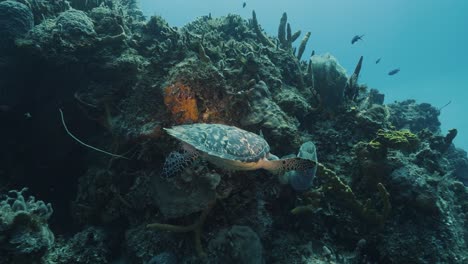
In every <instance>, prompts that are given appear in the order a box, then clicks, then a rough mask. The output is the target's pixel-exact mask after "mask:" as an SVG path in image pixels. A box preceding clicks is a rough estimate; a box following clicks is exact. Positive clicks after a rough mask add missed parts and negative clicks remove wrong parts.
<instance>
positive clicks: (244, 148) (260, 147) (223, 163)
mask: <svg viewBox="0 0 468 264" xmlns="http://www.w3.org/2000/svg"><path fill="white" fill-rule="evenodd" d="M164 129H165V130H166V131H167V133H168V134H169V135H171V136H173V137H175V138H176V139H178V140H180V141H181V142H182V143H183V144H182V145H183V147H182V149H183V151H182V152H177V151H174V152H171V153H170V154H169V156H168V157H167V158H166V161H165V162H164V167H163V170H162V174H161V176H162V177H163V178H171V177H174V176H175V175H177V174H179V173H180V172H182V171H183V170H184V169H185V168H186V167H187V166H189V165H191V164H192V162H194V161H195V160H196V159H198V158H203V159H205V160H207V161H208V162H210V163H212V164H214V165H216V166H217V167H220V168H223V169H229V170H256V169H266V170H268V171H270V172H273V173H275V174H282V173H284V172H286V171H291V170H298V171H305V170H308V169H311V168H315V167H316V165H317V163H316V161H314V160H311V159H304V158H300V157H293V158H287V159H279V160H269V159H268V156H269V152H270V146H269V145H268V143H267V142H266V141H265V139H264V138H263V137H261V136H259V135H257V134H254V133H251V132H248V131H245V130H243V129H240V128H238V127H234V126H228V125H222V124H203V123H198V124H191V125H180V126H174V127H172V128H164Z"/></svg>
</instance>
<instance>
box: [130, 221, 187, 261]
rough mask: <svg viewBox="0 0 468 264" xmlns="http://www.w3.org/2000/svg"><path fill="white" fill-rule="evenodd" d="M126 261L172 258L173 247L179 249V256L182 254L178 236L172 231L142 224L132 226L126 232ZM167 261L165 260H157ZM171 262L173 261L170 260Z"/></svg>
mask: <svg viewBox="0 0 468 264" xmlns="http://www.w3.org/2000/svg"><path fill="white" fill-rule="evenodd" d="M124 247H125V252H126V253H127V256H126V258H127V261H128V262H126V263H153V262H151V261H152V260H166V257H167V260H170V259H171V257H170V256H168V255H166V254H169V255H173V254H171V252H172V250H173V249H177V251H176V252H177V257H181V256H182V252H181V250H180V243H178V240H177V236H176V235H174V233H171V232H165V231H152V230H151V229H148V228H147V227H146V224H142V225H139V226H135V227H130V228H128V229H127V230H126V232H125V244H124ZM156 263H158V264H159V263H165V262H156ZM169 263H171V262H169Z"/></svg>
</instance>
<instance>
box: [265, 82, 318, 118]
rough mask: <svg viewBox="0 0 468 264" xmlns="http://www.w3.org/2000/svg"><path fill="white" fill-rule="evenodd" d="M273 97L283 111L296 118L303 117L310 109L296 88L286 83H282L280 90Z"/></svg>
mask: <svg viewBox="0 0 468 264" xmlns="http://www.w3.org/2000/svg"><path fill="white" fill-rule="evenodd" d="M274 98H275V101H276V103H277V104H278V105H279V106H280V107H281V109H282V110H283V111H284V112H286V113H288V114H290V115H292V116H295V117H297V118H298V119H301V118H304V117H305V116H306V115H307V114H308V113H309V112H310V111H311V110H312V107H311V106H310V104H309V103H308V102H307V100H306V98H304V96H303V95H302V94H301V93H299V92H298V91H297V90H296V89H294V88H293V87H289V86H287V85H283V88H282V89H281V91H280V92H279V93H277V94H276V95H275V96H274Z"/></svg>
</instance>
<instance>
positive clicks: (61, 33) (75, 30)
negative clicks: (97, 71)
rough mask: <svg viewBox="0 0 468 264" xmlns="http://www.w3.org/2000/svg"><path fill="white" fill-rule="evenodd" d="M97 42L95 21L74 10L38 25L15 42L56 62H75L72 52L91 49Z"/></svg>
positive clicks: (24, 48)
mask: <svg viewBox="0 0 468 264" xmlns="http://www.w3.org/2000/svg"><path fill="white" fill-rule="evenodd" d="M96 41H97V35H96V32H95V31H94V24H93V21H92V20H91V19H90V18H89V17H88V16H87V15H86V13H84V12H83V11H78V10H74V9H72V10H67V11H65V12H63V13H61V14H60V15H59V16H58V17H57V18H54V19H48V20H46V21H44V22H43V23H41V24H39V25H37V26H35V27H34V28H33V29H32V30H31V31H29V32H28V34H27V35H25V36H24V37H22V38H20V39H18V40H17V42H16V43H17V45H18V46H19V47H20V48H22V49H23V50H24V51H25V52H30V53H32V54H35V55H38V56H40V57H43V58H49V59H50V60H51V62H54V63H57V62H61V61H63V60H64V59H65V58H66V59H67V60H71V61H76V60H77V58H76V57H75V56H74V55H75V54H73V53H74V52H76V51H80V50H83V49H90V48H92V47H93V46H94V44H95V43H96Z"/></svg>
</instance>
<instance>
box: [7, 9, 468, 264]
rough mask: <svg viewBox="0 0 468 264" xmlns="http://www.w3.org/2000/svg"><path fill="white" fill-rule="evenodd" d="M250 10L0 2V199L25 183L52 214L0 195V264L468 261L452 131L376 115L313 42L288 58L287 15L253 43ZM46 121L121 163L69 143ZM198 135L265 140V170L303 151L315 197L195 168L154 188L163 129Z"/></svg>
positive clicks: (424, 116)
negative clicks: (230, 129)
mask: <svg viewBox="0 0 468 264" xmlns="http://www.w3.org/2000/svg"><path fill="white" fill-rule="evenodd" d="M261 13H262V12H259V13H258V16H257V14H255V12H254V13H253V16H252V18H251V19H248V20H246V19H243V18H241V17H240V16H238V15H228V16H226V17H220V18H214V17H211V16H203V17H200V18H198V19H196V20H195V21H193V22H191V23H188V24H187V25H185V26H183V27H181V28H175V27H171V26H170V25H169V24H168V23H167V22H166V21H165V20H164V19H163V18H161V17H159V16H154V17H151V18H149V19H148V20H145V19H144V17H143V16H142V14H141V12H140V11H139V10H138V8H137V7H136V5H135V1H132V0H114V1H104V0H94V1H74V0H71V1H65V0H57V1H41V0H17V1H14V0H6V1H0V21H1V22H2V23H0V35H2V36H6V37H5V38H3V37H2V39H1V40H0V45H1V48H2V49H1V50H0V77H1V78H0V90H1V92H2V95H4V96H3V98H1V99H0V100H2V101H0V105H2V106H8V107H3V108H2V109H3V110H2V112H0V114H1V115H2V117H5V119H4V120H5V122H4V126H3V125H2V127H4V128H5V129H2V131H0V133H1V136H2V138H9V139H10V140H11V142H13V143H5V146H4V149H8V153H1V154H0V155H1V157H0V159H1V160H2V161H3V162H4V163H3V164H4V166H2V168H1V170H0V183H1V185H0V186H1V187H0V191H2V192H4V193H6V192H7V191H8V190H9V189H15V188H16V187H15V186H19V185H30V186H28V187H30V188H31V191H33V192H34V193H35V194H37V195H36V196H37V197H38V199H44V200H46V201H48V202H52V207H54V210H55V213H54V214H52V209H51V206H50V205H45V203H43V202H41V201H39V200H35V198H30V199H29V200H26V199H25V198H23V191H20V192H13V193H14V194H16V196H15V197H12V196H11V195H10V196H6V197H4V198H1V199H0V263H11V262H10V261H11V260H15V261H20V262H16V263H33V262H34V261H37V260H38V259H41V260H42V261H43V262H44V263H117V262H116V261H123V262H124V263H220V262H223V263H224V262H226V263H228V261H235V263H462V262H466V261H468V255H467V252H468V250H467V237H468V231H467V230H468V214H467V212H468V202H467V201H468V190H467V187H466V185H467V184H468V159H467V155H466V152H465V151H463V150H461V149H457V148H456V147H455V146H454V144H453V143H452V140H453V138H454V137H455V136H456V133H457V131H456V130H455V129H454V130H451V131H450V132H449V133H448V134H447V135H443V134H441V130H440V123H439V121H438V116H439V114H440V112H439V110H438V109H436V108H435V107H433V106H431V105H430V104H425V103H422V104H421V103H417V102H416V101H414V100H408V101H404V102H395V103H392V104H383V97H384V95H383V94H381V93H379V92H378V90H376V89H369V88H368V87H367V86H366V85H363V84H359V83H358V77H359V72H360V71H361V65H362V61H363V58H362V57H360V58H359V57H357V58H356V62H357V66H356V69H355V70H354V73H353V74H351V75H350V76H349V75H347V73H346V70H345V69H344V68H343V67H342V66H340V64H339V62H338V59H339V58H335V57H333V55H331V54H321V55H320V54H317V55H313V56H311V57H310V56H309V55H308V54H304V48H305V45H307V43H308V41H309V37H310V34H311V33H310V32H307V33H306V34H305V35H304V36H303V38H302V41H301V42H300V43H298V44H297V45H298V49H297V52H296V49H295V46H296V44H295V40H297V39H299V37H300V35H301V32H300V31H297V32H295V33H294V32H292V31H291V25H290V24H289V23H288V22H287V15H286V14H284V15H283V16H282V17H281V18H280V21H279V22H280V24H279V27H278V36H268V35H267V34H266V33H265V32H264V31H263V29H262V28H261V20H262V18H261V17H262V14H261ZM3 22H5V23H3ZM6 22H8V23H6ZM312 45H313V43H312ZM304 59H305V60H304ZM364 59H365V58H364ZM362 70H363V71H365V69H362ZM58 108H62V109H63V110H64V112H65V113H66V119H67V123H68V125H69V127H71V128H72V129H73V131H75V132H76V133H77V134H78V135H80V137H81V138H86V139H87V140H89V142H90V143H91V144H92V145H93V146H96V147H99V148H103V149H107V150H110V151H112V152H113V153H122V154H123V155H125V157H127V158H128V159H116V158H113V157H109V156H106V155H103V154H101V153H96V152H93V151H92V150H90V149H86V148H83V147H82V146H80V145H78V144H75V142H73V141H72V140H71V139H70V138H69V137H68V135H67V134H66V133H65V132H64V131H63V129H62V127H61V126H60V125H61V124H60V121H59V118H58V110H57V109H58ZM23 109H28V110H27V111H29V112H31V113H33V117H34V118H31V119H30V120H25V119H24V118H22V119H18V118H17V117H18V115H17V114H15V113H17V112H20V111H24V110H23ZM7 110H8V111H7ZM22 114H23V113H21V115H22ZM18 120H21V121H18ZM26 122H27V123H26ZM195 122H204V123H223V124H229V125H233V126H238V127H240V128H242V129H245V130H248V131H251V132H255V133H262V135H263V137H264V138H265V139H266V140H267V141H268V143H269V144H270V147H271V151H272V152H273V153H274V154H276V155H278V156H284V155H288V154H291V153H297V152H298V150H299V148H300V146H301V145H302V144H303V143H305V142H309V141H311V142H313V144H314V145H315V147H316V154H314V158H318V161H319V166H318V168H317V175H316V177H315V179H314V181H313V186H312V187H311V188H308V189H306V190H304V191H301V192H297V191H294V190H293V189H292V188H291V186H289V185H287V184H281V183H280V181H279V180H278V179H277V178H276V177H275V176H273V175H270V174H268V173H267V172H265V171H251V172H235V171H223V170H220V169H218V168H215V167H212V166H211V165H209V164H206V163H203V162H199V163H196V164H195V165H194V166H192V167H191V168H190V169H188V170H186V171H184V173H183V174H182V175H180V176H178V177H177V179H174V180H173V181H170V182H168V181H165V180H164V179H161V178H160V177H159V173H160V170H161V167H162V164H163V162H164V157H165V156H167V155H168V154H169V152H171V151H172V150H174V149H176V148H178V143H177V142H175V141H174V140H173V139H171V138H170V137H169V136H167V135H166V134H165V133H164V131H163V128H164V127H170V126H172V125H177V124H182V123H195ZM31 129H34V133H33V134H32V133H31V132H29V130H31ZM9 144H10V145H9ZM314 151H315V149H314ZM25 153H26V154H25ZM27 153H30V154H27ZM28 155H29V156H28ZM20 157H22V158H20ZM19 163H21V164H19ZM40 164H46V165H47V166H43V165H40ZM28 166H30V168H31V169H28ZM34 173H38V174H39V175H34ZM31 178H34V179H33V180H32V179H31ZM64 178H65V179H64ZM55 184H57V185H55ZM59 184H60V185H59ZM50 185H54V186H56V187H55V189H54V190H53V191H50V190H51V189H53V188H50ZM58 186H60V187H58ZM51 193H52V194H51ZM53 193H57V195H56V196H54V195H53ZM64 197H68V198H70V200H72V201H71V204H69V203H70V201H68V200H67V199H65V198H64ZM64 200H65V201H66V202H64ZM68 211H70V215H71V216H64V215H66V214H67V212H68ZM60 212H62V213H60ZM64 212H65V213H64ZM51 214H52V216H51ZM54 217H55V218H56V220H54ZM48 221H49V222H50V223H49V225H48V224H47V222H48ZM64 223H65V224H64ZM52 232H54V233H55V236H54V235H53V234H52ZM54 237H55V239H54ZM28 239H34V241H36V243H34V245H32V244H31V243H30V242H27V241H31V240H28ZM194 241H195V242H194Z"/></svg>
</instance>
